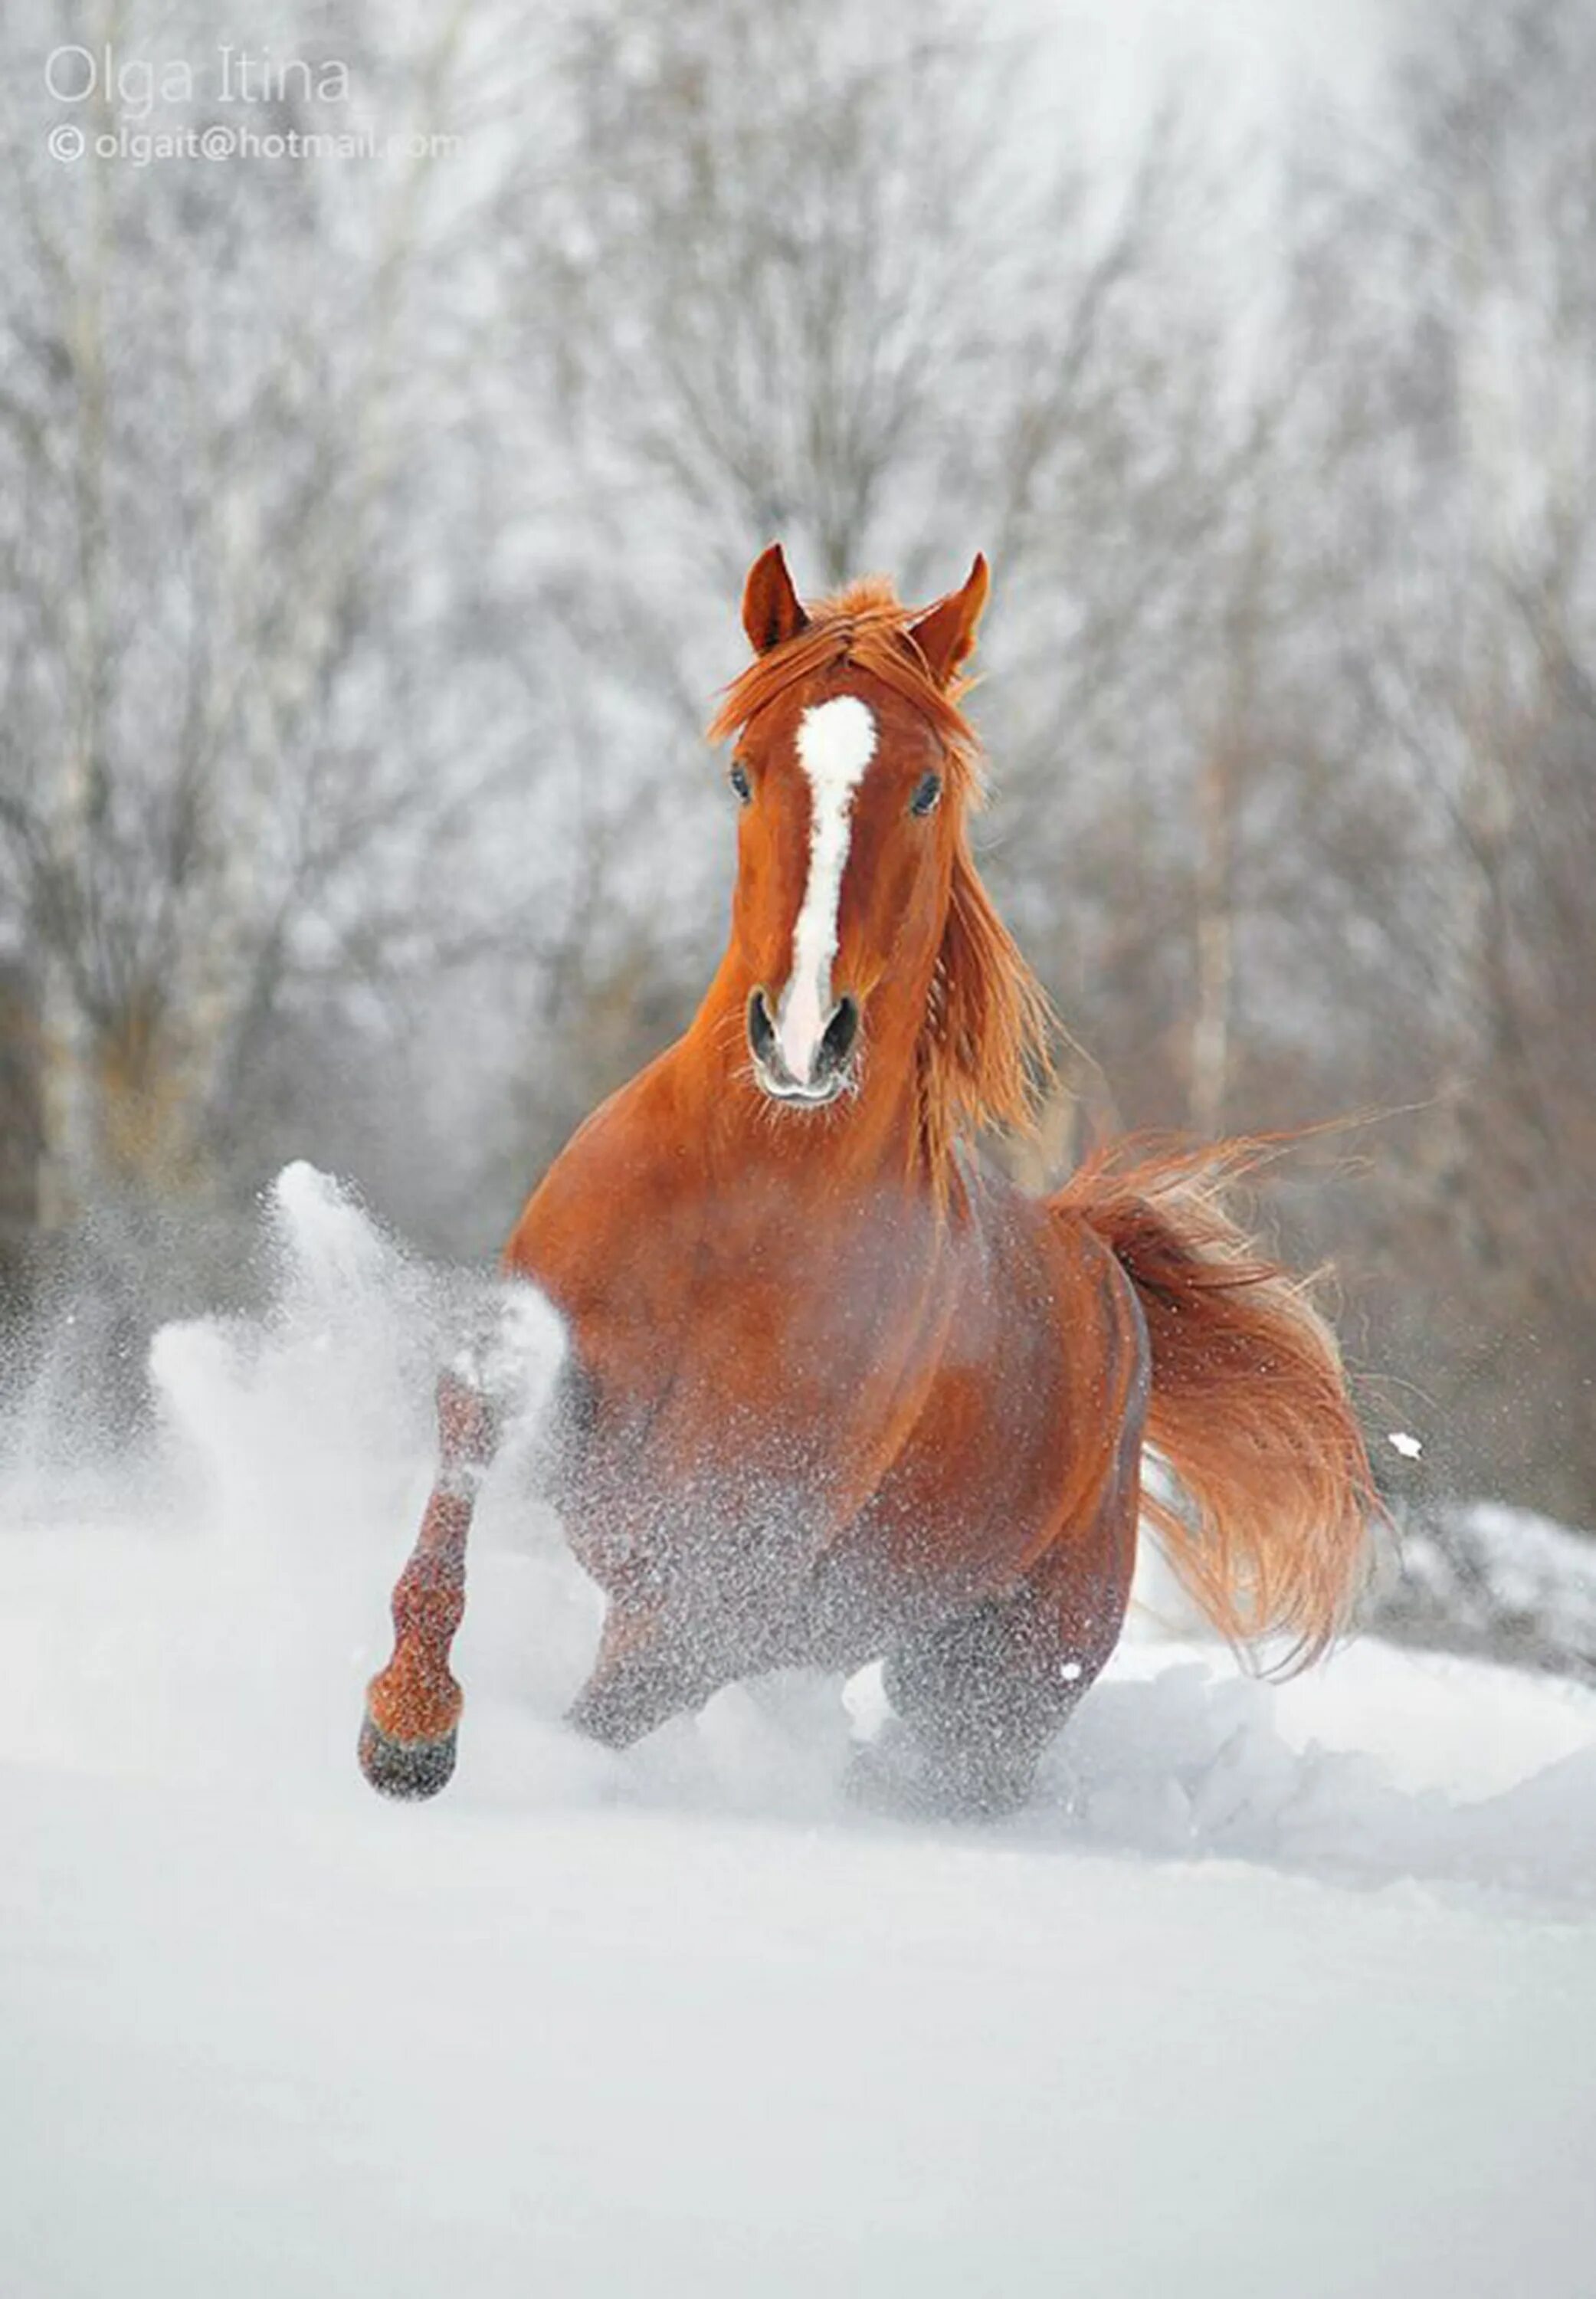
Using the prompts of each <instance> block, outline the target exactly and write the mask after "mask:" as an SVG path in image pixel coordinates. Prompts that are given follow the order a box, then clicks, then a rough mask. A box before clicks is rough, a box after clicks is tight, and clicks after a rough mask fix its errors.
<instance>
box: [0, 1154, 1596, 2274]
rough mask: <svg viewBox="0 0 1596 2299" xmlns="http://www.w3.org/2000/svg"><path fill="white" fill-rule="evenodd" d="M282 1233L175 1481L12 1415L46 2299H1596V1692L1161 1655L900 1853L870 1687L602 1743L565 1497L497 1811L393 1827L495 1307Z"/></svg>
mask: <svg viewBox="0 0 1596 2299" xmlns="http://www.w3.org/2000/svg"><path fill="white" fill-rule="evenodd" d="M269 1232H270V1240H269V1249H270V1252H271V1255H272V1257H273V1266H274V1268H275V1272H276V1283H275V1300H276V1307H275V1309H274V1311H273V1313H272V1314H271V1315H269V1317H267V1318H265V1319H262V1320H260V1321H256V1322H252V1323H239V1324H232V1325H228V1324H222V1323H220V1322H215V1323H211V1324H201V1325H197V1326H189V1327H184V1328H180V1329H169V1330H168V1331H167V1332H165V1333H163V1334H162V1335H161V1336H160V1337H159V1339H158V1341H157V1344H156V1347H155V1349H154V1351H153V1360H152V1369H153V1379H154V1383H155V1387H156V1390H157V1395H158V1398H159V1400H160V1411H161V1430H160V1432H159V1437H158V1440H157V1441H156V1443H155V1444H154V1445H153V1447H151V1448H148V1450H147V1451H145V1452H143V1453H139V1454H135V1455H129V1454H128V1453H127V1452H126V1450H125V1449H124V1450H123V1452H122V1453H121V1454H120V1455H119V1456H111V1457H96V1456H95V1448H94V1445H93V1432H92V1430H91V1429H90V1428H88V1427H87V1426H86V1425H84V1423H82V1421H81V1420H80V1421H79V1423H78V1425H76V1426H71V1427H69V1426H67V1425H66V1423H65V1422H64V1421H63V1418H62V1403H61V1399H60V1398H59V1396H58V1395H56V1396H54V1398H53V1401H51V1402H50V1403H49V1404H48V1405H40V1406H39V1407H37V1410H34V1411H32V1412H29V1411H28V1410H26V1409H23V1410H20V1411H18V1412H17V1413H16V1414H14V1415H13V1418H12V1425H11V1432H10V1434H11V1444H10V1450H9V1457H8V1458H7V1460H6V1463H5V1466H4V1474H3V1477H0V1620H4V1654H5V1660H6V1664H7V1687H6V1689H7V1695H8V1697H7V1698H6V1700H5V1715H6V1723H7V1730H6V1735H5V1740H4V1758H3V1759H0V1828H3V1830H4V1835H3V1839H0V1840H3V1841H4V1847H5V1853H6V1857H5V1859H4V1863H0V2167H3V2168H0V2294H4V2295H6V2299H11V2295H15V2299H67V2295H70V2299H101V2295H106V2299H110V2295H112V2294H114V2295H116V2299H139V2295H143V2294H157V2293H158V2294H160V2295H161V2299H185V2295H187V2294H194V2295H206V2299H209V2295H211V2294H222V2293H225V2294H228V2295H234V2294H236V2295H241V2299H242V2295H252V2294H260V2295H263V2299H264V2295H271V2299H294V2295H302V2294H303V2295H310V2294H316V2295H321V2294H328V2295H331V2294H343V2293H346V2292H347V2293H354V2292H364V2291H367V2290H374V2289H381V2290H382V2291H383V2292H384V2293H385V2295H389V2299H404V2295H409V2294H411V2293H414V2294H417V2295H421V2294H424V2293H425V2294H426V2295H428V2299H434V2295H436V2294H437V2293H439V2292H448V2291H452V2290H459V2291H461V2292H469V2293H472V2294H480V2295H484V2299H491V2295H496V2294H499V2293H501V2292H502V2293H505V2294H510V2293H516V2294H523V2293H528V2292H542V2291H550V2292H558V2293H561V2294H565V2293H571V2294H586V2293H593V2294H600V2293H602V2294H630V2293H633V2292H647V2293H649V2294H650V2295H652V2294H673V2293H677V2292H681V2293H683V2294H686V2293H694V2294H711V2293H721V2292H724V2293H737V2294H753V2293H758V2294H765V2293H785V2292H793V2293H799V2292H802V2293H809V2292H813V2291H815V2290H819V2289H822V2288H830V2289H833V2290H842V2291H848V2292H852V2291H865V2290H868V2291H872V2292H874V2291H881V2292H889V2293H894V2294H896V2293H899V2292H904V2293H912V2294H916V2295H918V2294H922V2293H923V2294H939V2293H944V2292H946V2293H950V2294H951V2293H955V2292H956V2293H959V2294H985V2293H992V2294H998V2293H1002V2294H1016V2295H1029V2294H1031V2293H1036V2294H1043V2293H1048V2294H1051V2293H1054V2292H1063V2291H1064V2290H1072V2291H1080V2292H1083V2293H1089V2294H1092V2295H1095V2299H1114V2295H1120V2294H1125V2295H1143V2294H1148V2293H1153V2292H1161V2291H1162V2290H1164V2289H1166V2288H1170V2289H1174V2288H1178V2289H1179V2290H1180V2291H1181V2293H1182V2294H1183V2295H1184V2299H1201V2295H1203V2294H1207V2293H1215V2294H1219V2293H1224V2294H1225V2295H1227V2299H1236V2295H1238V2294H1252V2293H1254V2292H1256V2293H1260V2294H1261V2293H1265V2292H1269V2293H1273V2292H1277V2291H1281V2292H1290V2293H1292V2294H1294V2295H1302V2299H1311V2295H1321V2294H1322V2295H1331V2294H1335V2295H1338V2299H1339V2295H1348V2299H1351V2295H1352V2294H1358V2295H1360V2299H1363V2295H1380V2294H1385V2293H1387V2292H1389V2293H1391V2294H1393V2295H1396V2294H1401V2295H1402V2299H1426V2295H1428V2294H1430V2293H1435V2294H1437V2295H1439V2294H1442V2293H1445V2294H1446V2295H1448V2299H1464V2295H1470V2294H1479V2295H1482V2299H1484V2295H1492V2299H1496V2295H1502V2294H1507V2293H1516V2292H1519V2291H1524V2292H1533V2293H1534V2294H1535V2295H1537V2299H1560V2295H1567V2299H1575V2295H1580V2299H1584V2295H1588V2294H1589V2293H1590V2292H1591V2291H1592V2289H1593V2288H1596V2270H1593V2269H1592V2260H1593V2259H1596V2182H1592V2179H1591V2176H1590V2165H1591V2162H1592V2151H1593V2147H1596V2079H1593V2076H1592V2058H1593V2056H1596V2054H1593V2052H1592V2043H1593V2040H1596V1925H1593V1923H1592V1918H1593V1917H1596V1827H1593V1825H1592V1823H1593V1822H1596V1694H1593V1693H1592V1692H1591V1691H1589V1690H1587V1689H1584V1688H1582V1687H1579V1686H1576V1685H1574V1684H1571V1683H1567V1682H1565V1681H1559V1680H1556V1679H1551V1678H1545V1677H1528V1676H1521V1675H1518V1674H1517V1673H1514V1672H1510V1671H1508V1670H1504V1669H1498V1668H1493V1667H1491V1666H1488V1665H1486V1664H1483V1663H1478V1662H1472V1661H1463V1660H1459V1659H1453V1658H1449V1657H1445V1656H1434V1655H1431V1656H1424V1655H1418V1654H1414V1653H1410V1652H1404V1651H1399V1650H1397V1649H1395V1648H1394V1647H1386V1646H1382V1645H1379V1644H1377V1643H1372V1642H1366V1643H1364V1644H1361V1645H1354V1646H1352V1647H1349V1648H1348V1649H1347V1650H1345V1651H1344V1652H1343V1653H1341V1654H1340V1655H1338V1656H1336V1658H1335V1659H1334V1660H1333V1661H1332V1662H1331V1663H1329V1664H1327V1666H1326V1667H1325V1668H1323V1669H1322V1670H1320V1671H1319V1672H1316V1673H1315V1674H1313V1675H1311V1676H1310V1677H1307V1678H1305V1679H1302V1680H1299V1681H1296V1682H1294V1683H1293V1684H1290V1685H1287V1686H1285V1687H1279V1688H1273V1687H1269V1686H1266V1685H1261V1684H1258V1683H1255V1682H1253V1681H1247V1680H1245V1679H1243V1678H1241V1677H1239V1676H1238V1675H1237V1674H1236V1671H1235V1669H1234V1667H1233V1666H1232V1665H1231V1664H1230V1663H1229V1662H1228V1660H1227V1659H1226V1658H1225V1657H1224V1656H1222V1655H1220V1654H1219V1653H1217V1652H1216V1651H1214V1650H1213V1649H1212V1648H1211V1647H1205V1646H1203V1645H1202V1644H1201V1643H1198V1642H1195V1641H1189V1640H1188V1641H1182V1640H1180V1639H1176V1638H1171V1637H1170V1636H1168V1635H1166V1634H1162V1633H1160V1632H1158V1631H1156V1629H1155V1628H1154V1626H1153V1625H1152V1624H1150V1623H1149V1622H1147V1621H1146V1620H1145V1619H1144V1620H1143V1621H1142V1623H1141V1624H1140V1633H1138V1634H1137V1635H1135V1636H1133V1637H1131V1638H1129V1639H1127V1642H1126V1643H1125V1644H1124V1645H1123V1646H1122V1647H1121V1653H1120V1655H1119V1656H1118V1657H1117V1659H1116V1662H1115V1664H1114V1666H1113V1668H1112V1671H1111V1673H1110V1675H1109V1676H1108V1677H1107V1678H1105V1679H1104V1681H1103V1683H1102V1684H1100V1685H1099V1686H1098V1687H1097V1688H1096V1690H1095V1691H1094V1692H1093V1694H1092V1695H1091V1696H1090V1697H1089V1699H1088V1700H1087V1703H1086V1704H1085V1705H1084V1706H1083V1708H1082V1710H1081V1712H1080V1714H1079V1716H1078V1718H1077V1719H1076V1720H1075V1722H1074V1724H1073V1725H1072V1727H1071V1730H1070V1732H1069V1733H1068V1735H1067V1736H1066V1737H1065V1739H1063V1740H1062V1741H1061V1742H1060V1744H1059V1745H1058V1747H1057V1748H1056V1749H1055V1750H1054V1753H1053V1755H1051V1757H1050V1758H1049V1760H1048V1763H1047V1765H1046V1771H1045V1775H1044V1779H1043V1782H1042V1785H1041V1790H1040V1793H1039V1795H1038V1799H1037V1801H1036V1804H1035V1805H1034V1806H1033V1808H1032V1809H1031V1810H1030V1811H1028V1812H1027V1813H1024V1814H1023V1815H1021V1817H1019V1818H1017V1819H1015V1820H1014V1821H1013V1822H1008V1823H1005V1825H1004V1826H1002V1827H999V1828H992V1829H981V1830H963V1831H961V1830H954V1829H951V1828H943V1827H932V1826H929V1825H925V1824H914V1825H911V1824H908V1823H906V1822H891V1821H888V1820H884V1819H881V1818H879V1817H871V1816H867V1815H865V1814H864V1813H859V1812H857V1811H856V1810H854V1809H852V1808H851V1807H850V1806H849V1805H848V1803H847V1801H846V1799H845V1797H844V1795H843V1791H842V1785H841V1783H842V1780H843V1775H844V1772H845V1770H846V1766H847V1761H848V1748H849V1740H850V1735H856V1734H860V1733H864V1732H868V1731H869V1730H871V1729H872V1725H873V1723H874V1722H875V1721H876V1720H877V1719H878V1718H879V1714H880V1711H881V1696H880V1690H879V1686H878V1685H877V1684H876V1682H875V1681H873V1680H872V1677H871V1676H870V1675H868V1674H867V1675H866V1676H865V1677H864V1678H862V1679H858V1680H856V1681H855V1682H854V1683H853V1684H852V1685H851V1686H849V1687H848V1688H847V1689H846V1693H845V1690H844V1688H842V1687H840V1686H839V1685H838V1684H837V1683H835V1682H832V1681H824V1680H821V1679H815V1678H799V1677H792V1678H782V1679H779V1680H773V1681H769V1682H766V1683H764V1684H761V1685H758V1686H757V1687H754V1688H751V1689H748V1688H737V1689H732V1690H731V1691H729V1692H727V1693H725V1694H723V1695H722V1696H721V1697H719V1698H717V1699H716V1700H715V1701H714V1702H712V1703H711V1704H710V1705H709V1706H708V1707H707V1709H706V1710H705V1711H704V1713H703V1714H702V1715H701V1716H699V1717H698V1718H695V1719H689V1720H682V1721H681V1722H678V1723H676V1724H674V1725H672V1726H671V1727H669V1728H667V1729H666V1730H665V1731H663V1732H661V1733H659V1734H658V1735H657V1736H656V1737H655V1738H654V1739H652V1740H650V1741H649V1742H648V1743H647V1744H645V1745H644V1746H643V1747H641V1748H639V1749H636V1750H634V1751H633V1752H632V1753H631V1754H630V1755H626V1756H624V1757H616V1756H613V1755H608V1754H607V1753H605V1752H603V1751H600V1750H597V1749H594V1748H591V1747H587V1746H585V1745H584V1744H583V1743H581V1742H579V1741H577V1740H575V1739H574V1738H573V1737H572V1736H571V1735H569V1734H568V1733H566V1731H565V1730H564V1729H563V1728H562V1727H561V1725H560V1724H559V1722H558V1717H559V1714H560V1711H561V1709H562V1707H563V1706H564V1703H565V1702H566V1699H567V1698H568V1697H569V1696H570V1694H571V1693H572V1692H573V1691H574V1690H575V1686H576V1684H577V1682H578V1681H580V1678H581V1676H582V1674H583V1670H584V1668H585V1665H586V1664H587V1661H588V1659H589V1657H590V1656H591V1647H592V1639H593V1635H594V1631H595V1626H596V1621H597V1604H596V1600H595V1598H594V1597H593V1594H592V1592H591V1589H589V1588H588V1587H587V1585H586V1583H585V1582H584V1581H583V1579H582V1577H581V1575H580V1574H579V1573H577V1572H576V1570H575V1567H574V1566H573V1565H572V1564H571V1563H570V1561H569V1560H568V1558H567V1557H566V1556H565V1554H564V1552H563V1549H562V1548H561V1547H560V1544H559V1540H558V1529H557V1528H556V1527H555V1526H554V1524H553V1523H552V1522H551V1521H550V1519H549V1518H548V1517H547V1515H545V1514H544V1513H542V1512H541V1511H539V1510H538V1508H537V1507H536V1506H535V1504H534V1503H533V1502H532V1501H531V1500H530V1499H529V1498H528V1496H527V1493H526V1490H525V1458H526V1448H525V1445H523V1446H521V1447H520V1448H512V1457H511V1458H510V1459H509V1461H508V1462H507V1463H506V1464H505V1465H503V1467H502V1469H501V1471H500V1473H499V1474H498V1475H497V1476H496V1478H495V1481H494V1483H493V1484H492V1487H491V1488H490V1491H489V1494H488V1497H487V1499H486V1501H485V1503H484V1508H483V1511H482V1514H481V1516H480V1518H479V1523H478V1531H477V1534H476V1537H475V1544H474V1549H473V1561H472V1583H471V1603H470V1609H469V1611H468V1613H467V1623H466V1628H465V1630H464V1631H463V1633H462V1636H461V1639H460V1642H459V1648H458V1654H459V1658H458V1667H459V1674H460V1675H461V1678H462V1681H464V1683H465V1685H466V1687H467V1715H466V1723H465V1730H464V1734H463V1739H462V1749H461V1761H460V1768H459V1774H458V1776H457V1779H456V1781H455V1783H454V1785H453V1787H452V1788H451V1790H450V1791H449V1792H448V1794H447V1795H446V1796H445V1797H442V1799H441V1800H440V1801H439V1802H438V1803H437V1804H435V1805H428V1806H426V1807H421V1808H418V1807H398V1808H394V1807H389V1806H386V1805H383V1804H381V1803H380V1802H379V1801H378V1800H377V1799H376V1798H375V1797H373V1796H372V1795H371V1793H370V1792H369V1790H368V1789H366V1787H365V1786H364V1784H363V1782H362V1781H361V1780H360V1779H359V1777H358V1775H357V1773H356V1771H355V1767H354V1761H353V1741H354V1733H355V1727H356V1723H357V1721H358V1715H359V1709H360V1689H361V1686H362V1684H363V1681H364V1679H365V1678H366V1676H367V1675H368V1674H369V1672H371V1670H372V1669H373V1668H374V1667H375V1666H376V1665H377V1664H379V1663H380V1661H381V1660H382V1659H383V1658H384V1657H385V1653H386V1619H385V1606H386V1598H387V1592H388V1589H389V1587H390V1585H391V1582H392V1581H393V1577H394V1574H395V1573H396V1572H397V1570H398V1567H399V1565H400V1564H401V1561H402V1558H403V1556H404V1554H405V1552H406V1550H407V1548H408V1546H409V1540H410V1537H411V1534H412V1532H413V1530H414V1526H415V1523H416V1521H417V1517H418V1511H419V1507H420V1505H421V1501H422V1499H423V1498H424V1496H425V1492H426V1484H427V1481H428V1468H429V1456H428V1432H429V1407H428V1390H429V1386H430V1374H431V1370H432V1368H433V1365H434V1363H435V1361H436V1359H437V1356H438V1353H439V1351H440V1350H441V1349H443V1348H445V1347H447V1346H450V1345H451V1340H452V1338H453V1337H454V1336H455V1335H456V1334H457V1333H458V1332H459V1328H460V1325H461V1322H462V1320H463V1319H466V1318H467V1317H468V1315H469V1311H470V1291H469V1289H465V1290H462V1289H461V1288H460V1287H459V1286H458V1285H457V1286H440V1285H439V1284H437V1283H436V1282H434V1281H433V1280H431V1279H429V1278H428V1277H427V1276H426V1274H424V1273H422V1272H421V1271H419V1270H418V1269H417V1268H415V1267H414V1266H410V1265H409V1264H407V1263H406V1262H404V1261H403V1260H402V1259H401V1257H399V1256H398V1255H396V1254H395V1252H394V1251H393V1249H392V1248H391V1247H390V1246H388V1245H387V1244H386V1243H385V1241H382V1240H381V1239H380V1238H379V1237H378V1236H377V1235H376V1232H374V1231H373V1230H372V1228H371V1227H370V1225H369V1224H368V1223H367V1222H366V1221H365V1219H364V1218H363V1217H362V1216H360V1213H359V1212H358V1211H357V1210H356V1209H355V1208H353V1207H352V1206H351V1205H350V1204H349V1203H348V1202H347V1201H346V1200H345V1199H343V1198H342V1197H341V1196H340V1195H339V1193H338V1192H337V1191H335V1189H334V1188H333V1187H332V1186H331V1185H330V1184H328V1183H325V1182H324V1181H323V1180H322V1179H321V1178H320V1177H319V1176H317V1175H314V1174H310V1172H309V1171H308V1170H307V1169H305V1168H302V1167H301V1168H294V1169H290V1172H289V1173H288V1174H286V1175H285V1177H284V1178H283V1181H282V1182H281V1183H279V1185H278V1190H277V1195H276V1199H275V1201H274V1204H273V1207H272V1208H271V1210H270V1215H269ZM519 1333H520V1346H521V1349H522V1351H523V1356H524V1361H525V1365H526V1366H527V1368H528V1373H529V1379H528V1390H529V1394H530V1395H531V1396H532V1398H533V1399H534V1400H535V1398H536V1395H537V1394H538V1393H539V1392H540V1390H542V1388H544V1387H546V1384H547V1382H548V1380H549V1378H550V1376H551V1374H552V1370H553V1365H554V1363H555V1359H556V1353H557V1348H558V1343H557V1339H556V1336H555V1333H554V1332H553V1329H552V1327H551V1325H550V1324H547V1323H546V1322H544V1321H542V1319H540V1318H539V1317H538V1316H537V1315H536V1313H535V1310H534V1311H533V1315H531V1317H530V1319H528V1318H526V1317H525V1316H524V1318H523V1321H522V1324H521V1326H520V1329H519ZM38 1395H39V1396H40V1397H41V1398H51V1397H52V1392H51V1391H50V1390H49V1386H48V1384H47V1382H46V1383H45V1385H44V1386H43V1387H42V1388H41V1390H39V1391H38ZM534 1417H535V1415H531V1416H529V1418H534ZM517 1456H518V1457H517ZM1151 1593H1153V1595H1154V1600H1155V1602H1156V1601H1157V1592H1156V1590H1155V1589H1154V1590H1152V1592H1151Z"/></svg>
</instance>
